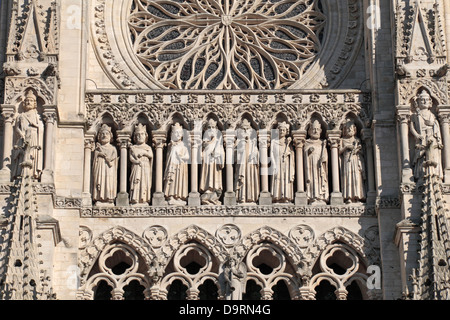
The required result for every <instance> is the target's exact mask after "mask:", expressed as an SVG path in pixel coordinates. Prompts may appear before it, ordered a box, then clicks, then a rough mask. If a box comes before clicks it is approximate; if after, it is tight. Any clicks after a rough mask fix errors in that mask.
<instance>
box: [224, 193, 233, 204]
mask: <svg viewBox="0 0 450 320" xmlns="http://www.w3.org/2000/svg"><path fill="white" fill-rule="evenodd" d="M223 204H224V205H225V206H235V205H236V194H235V193H234V192H225V196H224V198H223Z"/></svg>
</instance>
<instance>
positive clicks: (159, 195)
mask: <svg viewBox="0 0 450 320" xmlns="http://www.w3.org/2000/svg"><path fill="white" fill-rule="evenodd" d="M152 204H153V205H154V206H166V205H167V201H166V198H165V197H164V193H163V192H155V193H154V194H153V200H152Z"/></svg>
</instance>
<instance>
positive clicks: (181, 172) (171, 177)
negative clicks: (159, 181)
mask: <svg viewBox="0 0 450 320" xmlns="http://www.w3.org/2000/svg"><path fill="white" fill-rule="evenodd" d="M189 161H190V155H189V149H188V147H187V146H186V145H185V142H184V140H183V127H182V126H181V125H180V124H179V123H178V122H177V123H175V124H174V125H173V126H172V135H171V141H170V143H169V146H168V150H167V161H166V169H165V172H164V196H165V198H166V200H167V202H168V204H169V205H186V200H187V197H188V195H189V190H188V188H189V185H188V183H189Z"/></svg>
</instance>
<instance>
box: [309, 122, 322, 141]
mask: <svg viewBox="0 0 450 320" xmlns="http://www.w3.org/2000/svg"><path fill="white" fill-rule="evenodd" d="M308 134H309V136H310V137H311V138H312V139H314V140H317V139H320V135H321V134H322V125H321V124H320V122H319V120H314V121H313V122H312V123H311V125H310V126H309V130H308Z"/></svg>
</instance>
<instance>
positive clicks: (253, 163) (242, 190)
mask: <svg viewBox="0 0 450 320" xmlns="http://www.w3.org/2000/svg"><path fill="white" fill-rule="evenodd" d="M236 135H237V139H236V149H235V153H236V156H235V157H234V158H235V159H236V164H235V172H236V173H235V179H234V190H235V192H236V201H237V202H238V203H240V204H253V203H256V202H257V201H258V198H259V150H258V141H257V140H258V139H257V134H256V131H255V130H254V129H253V128H252V127H251V124H250V122H249V121H248V120H247V119H243V120H242V122H241V123H240V126H239V127H238V129H237V130H236Z"/></svg>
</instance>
